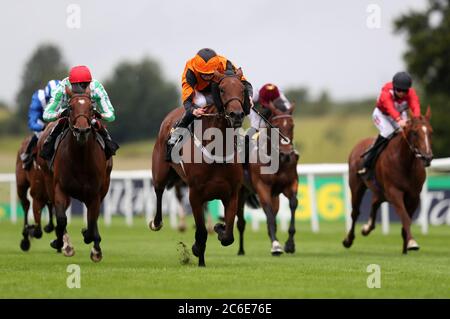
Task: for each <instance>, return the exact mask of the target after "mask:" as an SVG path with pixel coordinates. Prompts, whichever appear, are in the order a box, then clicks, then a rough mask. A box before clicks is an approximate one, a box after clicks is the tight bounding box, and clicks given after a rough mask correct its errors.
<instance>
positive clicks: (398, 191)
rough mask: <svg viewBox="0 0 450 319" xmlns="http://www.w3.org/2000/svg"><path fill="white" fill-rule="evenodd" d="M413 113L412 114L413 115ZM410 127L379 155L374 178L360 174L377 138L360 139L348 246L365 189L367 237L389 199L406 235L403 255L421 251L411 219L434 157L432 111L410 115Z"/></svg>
mask: <svg viewBox="0 0 450 319" xmlns="http://www.w3.org/2000/svg"><path fill="white" fill-rule="evenodd" d="M410 115H411V114H410ZM410 117H411V119H410V120H409V121H408V124H407V126H406V127H405V128H404V129H403V130H402V131H400V132H399V133H397V135H396V136H394V137H393V138H392V139H391V140H390V141H389V144H388V145H387V146H386V148H385V150H384V151H383V152H382V153H381V154H380V156H379V158H378V159H377V161H376V163H375V166H374V179H367V178H364V177H363V176H360V175H358V173H357V171H358V170H359V169H360V168H361V167H362V166H361V165H362V161H363V158H362V157H361V155H362V154H363V153H364V151H365V150H366V149H367V148H368V147H369V146H370V145H371V143H373V141H374V139H373V138H369V139H364V140H363V141H361V142H359V143H358V144H357V145H356V146H355V147H354V148H353V150H352V152H351V153H350V157H349V161H348V163H349V184H350V190H351V195H352V214H351V216H352V225H351V228H350V230H349V232H348V234H347V237H346V238H345V239H344V241H343V245H344V247H346V248H349V247H350V246H351V245H352V243H353V240H354V239H355V223H356V221H357V219H358V216H359V213H360V204H361V201H362V198H363V196H364V193H365V191H366V189H367V188H368V189H370V190H371V191H372V194H373V195H372V207H371V211H370V217H369V221H368V223H367V224H365V225H364V226H363V228H362V234H363V235H364V236H367V235H369V233H370V232H371V231H372V230H373V229H374V228H375V222H376V215H377V211H378V208H379V207H380V205H381V204H382V203H383V202H385V201H387V202H389V203H391V204H392V205H393V207H394V208H395V211H396V213H397V214H398V215H399V217H400V220H401V223H402V230H401V235H402V238H403V249H402V252H403V254H406V253H407V252H408V250H418V249H419V245H418V244H417V242H416V240H415V239H414V238H413V236H412V234H411V228H410V226H411V219H412V217H413V214H414V212H415V211H416V209H417V207H418V206H419V203H420V192H421V191H422V186H423V183H424V182H425V178H426V171H425V167H427V166H429V165H430V163H431V160H432V159H433V151H432V148H431V135H432V132H433V129H432V127H431V125H430V117H431V111H430V107H428V109H427V112H426V114H425V116H423V115H421V116H420V117H418V118H414V117H412V116H410Z"/></svg>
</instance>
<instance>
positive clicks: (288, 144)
mask: <svg viewBox="0 0 450 319" xmlns="http://www.w3.org/2000/svg"><path fill="white" fill-rule="evenodd" d="M293 111H294V106H292V108H291V109H290V110H288V111H287V112H281V111H278V110H277V109H273V110H272V115H271V117H270V118H269V122H270V123H271V124H272V126H274V127H276V128H278V129H279V131H280V133H281V134H282V135H283V136H284V137H287V138H288V139H289V141H285V140H284V139H283V138H280V139H279V140H277V141H272V140H270V139H269V138H270V130H271V128H268V129H267V131H265V132H266V133H267V134H268V141H270V144H271V145H272V151H274V150H275V151H276V152H278V153H279V154H276V155H277V156H279V168H278V170H277V172H276V173H275V174H263V173H262V172H261V168H262V166H264V165H265V164H262V163H261V161H259V160H258V161H257V162H256V163H252V161H250V163H249V165H248V173H249V177H250V183H249V184H248V185H247V183H244V186H243V187H242V190H241V193H240V200H239V205H238V212H237V215H238V222H237V227H238V230H239V234H240V241H239V251H238V254H239V255H243V254H244V230H245V220H244V203H245V202H246V201H247V200H248V199H249V197H250V196H252V193H256V194H257V195H258V199H259V202H260V204H261V206H262V209H263V210H264V213H265V214H266V217H267V230H268V233H269V238H270V241H271V244H272V248H271V253H272V255H273V256H278V255H280V254H282V253H283V248H282V247H281V245H280V243H279V242H278V239H277V236H276V230H277V224H276V216H277V213H278V209H279V204H280V194H283V195H284V196H286V198H287V199H288V200H289V208H290V211H291V220H290V224H289V238H288V240H287V241H286V243H285V247H284V251H285V252H287V253H294V252H295V242H294V234H295V211H296V209H297V205H298V200H297V189H298V174H297V161H298V158H299V155H298V153H297V152H296V151H295V150H294V146H293V143H292V142H293V138H294V120H293V117H292V113H293ZM280 136H281V135H280ZM278 145H279V146H278ZM256 151H257V150H256V148H255V149H253V150H251V152H256ZM258 159H259V158H258Z"/></svg>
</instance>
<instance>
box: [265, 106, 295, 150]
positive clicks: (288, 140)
mask: <svg viewBox="0 0 450 319" xmlns="http://www.w3.org/2000/svg"><path fill="white" fill-rule="evenodd" d="M283 118H291V119H292V115H291V114H280V115H275V116H273V117H272V118H270V122H269V123H270V125H271V127H272V128H274V129H278V130H279V129H280V128H279V127H277V126H275V125H273V124H272V123H271V122H272V121H273V120H278V119H283ZM279 134H280V137H281V140H282V141H283V140H284V141H285V144H283V145H291V146H292V149H291V150H290V151H289V153H285V154H286V155H291V154H292V153H295V149H294V145H293V143H292V140H291V139H290V138H288V137H287V136H285V135H283V134H281V132H279ZM278 149H279V147H278ZM280 152H281V151H280Z"/></svg>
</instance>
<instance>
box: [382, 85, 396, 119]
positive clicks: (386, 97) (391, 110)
mask: <svg viewBox="0 0 450 319" xmlns="http://www.w3.org/2000/svg"><path fill="white" fill-rule="evenodd" d="M380 100H381V103H382V104H383V106H384V107H385V108H386V111H387V113H388V114H389V115H390V116H391V117H392V118H393V119H394V120H395V121H397V122H398V121H400V120H401V116H400V112H399V111H397V109H396V108H395V105H394V100H393V99H392V96H391V95H390V94H389V93H388V92H382V93H381V96H380Z"/></svg>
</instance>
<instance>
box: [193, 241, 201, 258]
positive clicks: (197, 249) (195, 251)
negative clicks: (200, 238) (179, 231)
mask: <svg viewBox="0 0 450 319" xmlns="http://www.w3.org/2000/svg"><path fill="white" fill-rule="evenodd" d="M192 253H193V254H194V256H195V257H199V256H200V249H199V248H198V247H197V245H196V244H193V245H192Z"/></svg>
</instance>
